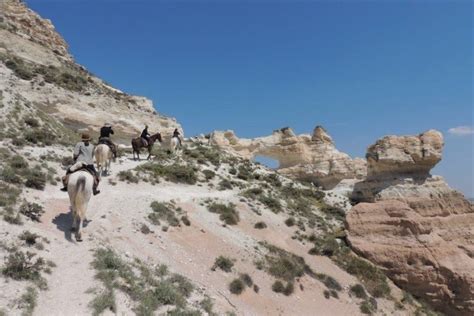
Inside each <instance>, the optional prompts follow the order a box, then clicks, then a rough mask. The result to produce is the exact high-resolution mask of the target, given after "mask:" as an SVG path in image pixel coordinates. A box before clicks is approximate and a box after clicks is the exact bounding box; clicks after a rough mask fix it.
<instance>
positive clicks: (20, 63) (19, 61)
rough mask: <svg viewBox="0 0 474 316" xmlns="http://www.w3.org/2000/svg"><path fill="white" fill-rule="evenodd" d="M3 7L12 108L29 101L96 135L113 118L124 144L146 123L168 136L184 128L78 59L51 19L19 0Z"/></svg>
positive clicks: (7, 94) (4, 65) (2, 73)
mask: <svg viewBox="0 0 474 316" xmlns="http://www.w3.org/2000/svg"><path fill="white" fill-rule="evenodd" d="M1 6H2V13H3V15H2V17H1V18H0V61H1V62H0V87H1V88H2V91H3V93H2V94H3V100H4V101H3V103H4V104H5V105H6V106H7V108H11V107H13V106H14V105H15V104H19V105H24V104H25V102H26V103H27V104H28V105H29V106H30V107H31V106H33V107H34V108H36V109H37V110H38V111H41V112H44V113H47V114H49V115H51V116H53V117H54V118H55V119H58V120H59V121H60V122H61V123H63V124H65V125H66V126H67V127H69V128H71V129H72V130H74V131H76V132H82V131H89V132H92V133H93V134H94V133H96V132H97V130H98V129H99V128H100V127H101V126H102V125H103V124H104V123H105V122H109V123H112V124H113V126H114V127H115V130H116V131H117V132H118V133H117V134H116V136H115V138H116V139H117V140H118V141H120V142H124V143H129V141H130V138H131V137H133V136H138V135H139V133H140V131H141V130H142V129H143V128H144V125H145V124H147V125H149V131H150V132H152V133H154V132H157V131H159V132H161V133H162V134H163V136H164V138H165V140H167V139H169V138H170V136H171V135H172V132H173V130H174V129H175V128H178V130H180V131H181V133H183V130H182V127H181V125H180V124H179V123H178V122H177V121H176V119H174V118H170V117H166V116H163V115H161V114H158V113H157V112H156V111H155V109H154V106H153V103H152V101H151V100H149V99H147V98H145V97H139V96H132V95H128V94H126V93H124V92H122V91H120V90H118V89H115V88H113V87H111V86H110V85H108V84H106V83H104V82H103V81H102V80H101V79H99V78H97V77H95V76H94V75H93V74H91V73H90V72H88V71H87V69H85V68H84V67H82V66H80V65H78V64H76V63H75V62H74V60H73V58H72V56H71V55H70V54H69V53H68V50H67V48H68V46H67V44H66V42H65V41H64V39H63V38H62V37H61V35H59V34H58V33H57V32H56V30H55V29H54V26H53V25H52V23H51V21H49V20H46V19H43V18H41V17H40V16H39V15H38V14H37V13H35V12H33V11H32V10H30V9H29V8H28V7H26V5H25V4H24V3H23V2H21V1H19V0H4V1H2V3H1ZM6 124H7V125H8V124H9V123H8V122H6Z"/></svg>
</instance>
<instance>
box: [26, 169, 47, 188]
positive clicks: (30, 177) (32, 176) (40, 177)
mask: <svg viewBox="0 0 474 316" xmlns="http://www.w3.org/2000/svg"><path fill="white" fill-rule="evenodd" d="M25 178H26V182H25V186H26V187H28V188H32V189H36V190H44V187H45V185H46V174H45V173H43V172H41V171H40V170H37V169H30V170H29V172H28V173H26V174H25Z"/></svg>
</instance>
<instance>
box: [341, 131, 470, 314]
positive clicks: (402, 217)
mask: <svg viewBox="0 0 474 316" xmlns="http://www.w3.org/2000/svg"><path fill="white" fill-rule="evenodd" d="M442 146H443V139H442V135H441V133H439V132H437V131H428V132H426V133H423V134H421V135H419V136H403V137H395V136H390V137H384V138H382V139H381V140H379V141H377V142H376V144H375V145H372V146H370V147H369V149H368V155H367V156H368V159H369V161H368V174H369V176H368V178H367V179H366V180H364V181H361V182H359V183H356V184H355V187H354V191H353V200H355V201H358V202H361V201H362V203H359V204H357V205H356V206H354V207H353V208H352V209H351V210H350V211H349V212H348V214H347V216H346V221H347V231H348V240H349V242H350V244H351V246H352V248H353V249H354V250H355V251H356V252H358V253H360V254H362V255H363V256H365V257H366V258H368V259H369V260H371V261H372V262H374V263H376V264H377V265H379V266H381V267H382V268H383V269H384V270H385V271H386V273H387V275H388V276H389V277H390V278H391V279H392V280H393V281H394V282H395V283H396V284H397V285H399V286H400V287H402V288H404V289H406V290H407V291H409V292H410V293H412V294H414V295H416V296H419V297H422V298H423V299H425V300H426V301H428V302H430V303H431V304H432V305H433V306H434V307H435V308H437V309H438V310H440V311H443V312H445V313H447V314H449V315H473V314H474V208H473V206H472V205H471V203H470V202H468V201H467V200H466V199H465V198H464V197H463V195H462V194H460V193H459V192H457V191H454V190H452V189H451V188H450V187H449V186H448V185H447V184H446V183H445V182H444V180H443V179H442V178H441V177H438V176H431V175H430V174H429V171H430V169H431V168H433V167H434V166H435V165H436V163H437V162H438V161H439V160H440V159H441V154H442ZM374 156H375V157H378V159H376V158H371V157H374ZM365 202H370V203H365Z"/></svg>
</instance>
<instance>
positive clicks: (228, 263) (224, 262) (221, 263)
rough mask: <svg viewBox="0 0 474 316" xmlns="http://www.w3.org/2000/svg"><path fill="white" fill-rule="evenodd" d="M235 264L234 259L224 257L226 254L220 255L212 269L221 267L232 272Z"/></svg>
mask: <svg viewBox="0 0 474 316" xmlns="http://www.w3.org/2000/svg"><path fill="white" fill-rule="evenodd" d="M233 266H234V261H233V260H232V259H230V258H227V257H224V256H219V257H217V258H216V261H215V262H214V265H213V266H212V270H215V269H216V268H219V269H221V270H222V271H224V272H231V271H232V267H233Z"/></svg>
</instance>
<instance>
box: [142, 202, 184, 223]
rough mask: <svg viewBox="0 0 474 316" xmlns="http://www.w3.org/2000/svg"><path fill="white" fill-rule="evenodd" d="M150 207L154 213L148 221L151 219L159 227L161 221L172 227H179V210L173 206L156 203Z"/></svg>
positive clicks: (149, 215)
mask: <svg viewBox="0 0 474 316" xmlns="http://www.w3.org/2000/svg"><path fill="white" fill-rule="evenodd" d="M150 206H151V208H152V210H153V212H152V213H150V214H148V219H150V221H151V222H152V223H153V224H155V225H159V224H160V220H164V221H166V222H167V223H168V224H169V225H170V226H173V227H176V226H179V219H178V217H176V214H177V212H178V209H176V208H175V207H174V205H173V204H171V203H163V202H157V201H154V202H152V203H151V205H150ZM179 210H181V209H179Z"/></svg>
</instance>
